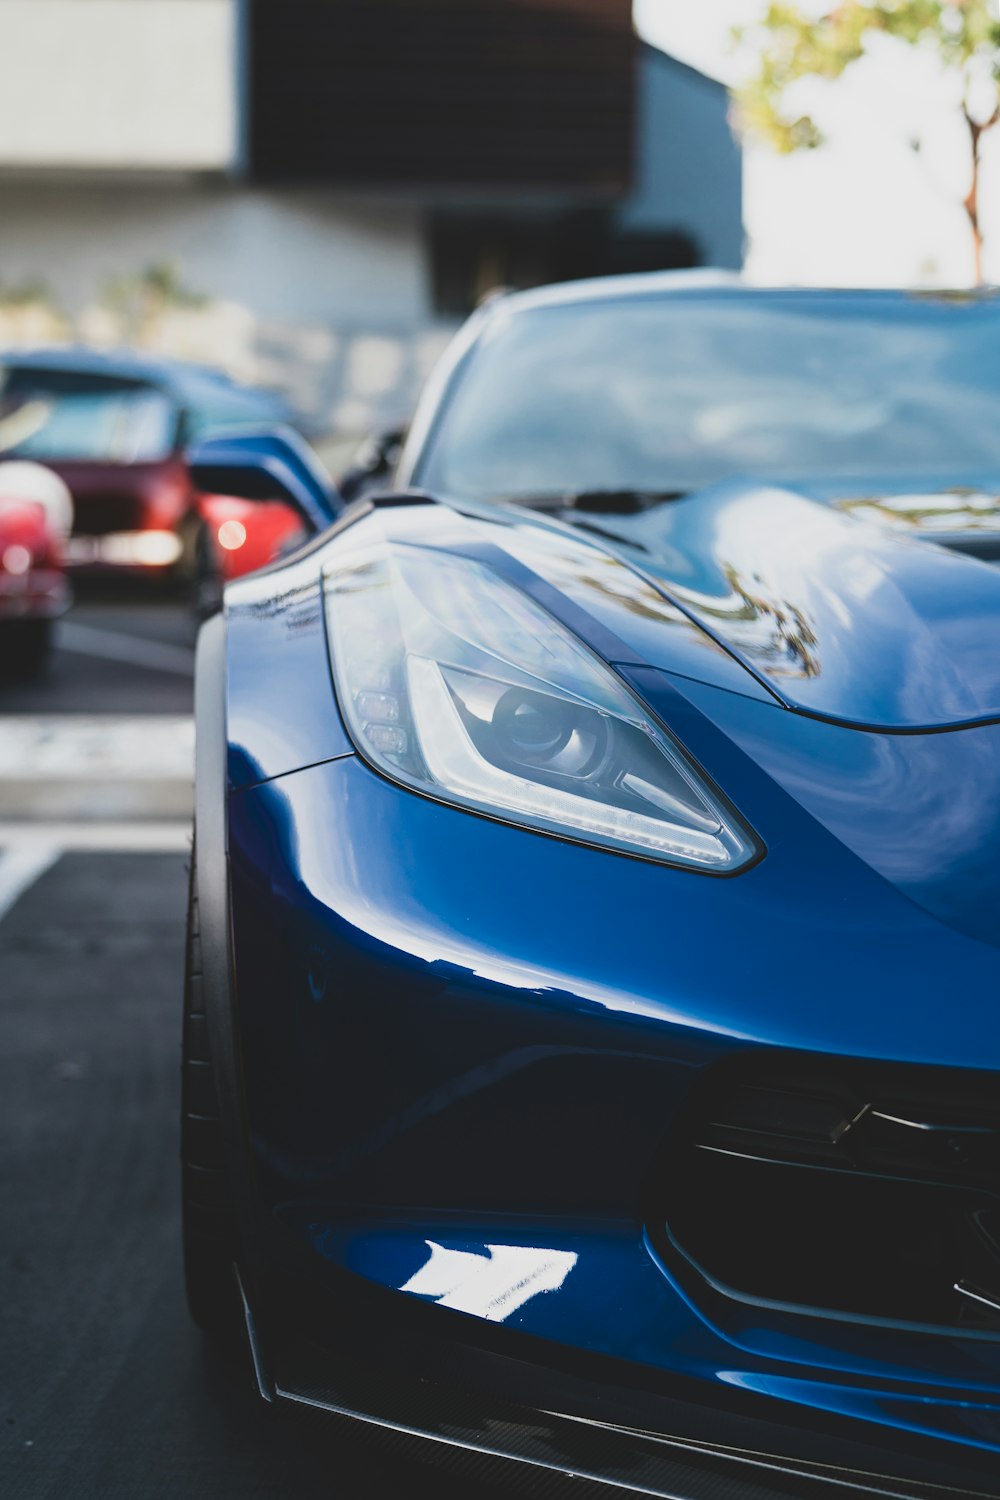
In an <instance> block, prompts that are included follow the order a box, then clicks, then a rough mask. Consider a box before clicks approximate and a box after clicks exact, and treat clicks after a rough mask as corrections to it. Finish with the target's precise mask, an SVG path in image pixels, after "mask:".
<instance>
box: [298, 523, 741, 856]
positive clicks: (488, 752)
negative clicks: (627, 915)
mask: <svg viewBox="0 0 1000 1500" xmlns="http://www.w3.org/2000/svg"><path fill="white" fill-rule="evenodd" d="M326 600H327V606H326V607H327V619H328V623H329V631H330V640H331V644H332V649H333V658H334V674H335V678H336V682H337V690H338V695H339V698H340V702H341V705H342V708H343V710H344V716H345V719H346V722H347V727H348V729H349V731H350V734H351V737H352V739H353V740H354V742H355V744H356V745H357V748H358V750H359V751H360V753H361V754H362V755H363V756H364V757H365V758H366V759H367V760H369V761H370V762H371V763H372V764H373V765H374V766H376V767H377V768H378V769H379V770H380V771H382V772H384V774H385V775H387V776H389V777H391V778H392V779H393V780H394V781H398V782H402V783H403V785H405V786H408V787H412V788H414V789H415V790H417V791H421V792H423V793H425V794H426V795H428V796H432V797H436V798H437V799H439V800H441V801H445V802H452V803H456V804H458V805H459V806H461V807H466V808H471V809H473V810H475V811H476V812H480V813H485V814H487V815H488V816H492V817H495V818H501V819H503V820H505V821H507V822H511V823H518V824H521V825H523V826H525V827H528V828H533V829H536V830H539V831H541V832H545V833H552V834H557V835H559V836H561V837H563V838H570V839H575V840H577V841H580V842H584V843H589V844H599V845H603V846H605V847H608V848H611V849H617V850H620V851H622V852H625V853H628V854H637V855H642V856H644V857H646V858H647V859H656V860H662V861H665V862H666V863H668V864H677V865H685V866H688V867H691V868H693V869H698V870H704V871H712V872H714V873H716V874H730V873H732V872H734V871H735V870H738V869H740V868H741V867H742V866H743V865H745V864H747V863H749V862H750V861H751V860H752V859H753V858H754V857H755V856H756V853H757V849H756V845H755V842H754V839H753V836H752V834H751V833H750V831H749V829H747V828H746V827H745V825H744V824H743V823H742V821H741V820H740V819H739V817H738V816H737V815H736V813H735V812H734V811H733V809H732V808H731V807H730V806H729V805H728V804H727V803H725V802H724V800H723V798H722V797H721V796H720V794H719V793H718V791H717V790H716V789H715V788H713V787H711V786H710V785H709V784H708V783H707V781H706V779H705V777H704V775H703V774H702V773H701V772H700V771H699V770H698V769H697V768H696V767H695V766H694V764H693V763H692V762H691V760H690V758H689V757H688V755H687V754H686V752H685V751H684V750H683V748H682V747H681V746H680V745H679V744H678V743H677V741H676V740H675V739H674V738H673V736H672V735H671V734H669V733H668V731H667V730H665V729H664V728H663V727H662V725H660V724H659V723H657V722H655V721H654V720H653V719H652V718H651V717H650V715H649V714H648V713H647V711H646V710H645V709H644V708H643V706H642V704H641V703H640V702H639V701H638V699H636V698H635V697H633V695H632V694H631V693H630V692H629V691H628V689H627V688H626V687H625V686H624V684H623V683H622V682H621V681H620V680H619V678H618V677H617V676H616V675H615V673H614V672H613V671H612V670H611V669H610V667H608V666H607V665H606V664H605V663H604V662H602V661H601V660H600V659H599V658H598V657H597V656H595V655H594V654H593V653H592V652H591V651H590V650H589V649H588V648H587V647H586V646H585V645H584V644H583V642H582V641H580V640H578V639H577V637H576V636H574V635H572V634H571V633H570V632H569V631H568V630H566V629H565V628H564V627H563V626H562V625H561V624H560V623H559V622H558V621H557V620H556V619H554V618H553V617H552V616H551V615H550V614H548V613H547V612H546V611H545V610H543V609H542V608H540V607H539V606H538V605H536V604H535V603H534V601H533V600H532V599H530V598H529V597H528V596H527V595H526V594H523V593H522V592H521V591H520V590H519V589H516V588H514V587H513V586H512V585H510V584H508V583H507V582H505V581H504V580H503V579H502V578H501V577H500V576H499V574H497V573H495V572H493V571H492V569H490V568H488V567H485V566H483V565H482V564H480V563H476V562H473V561H470V560H468V559H466V558H462V557H456V556H452V555H450V554H448V553H444V552H432V551H428V550H426V549H421V548H417V547H410V546H406V545H388V544H387V545H384V546H375V547H371V548H367V549H364V550H362V551H356V552H351V553H349V554H348V555H347V556H346V557H345V558H344V559H343V560H342V561H340V562H338V563H336V564H334V565H333V566H331V567H330V568H329V569H328V570H327V574H326Z"/></svg>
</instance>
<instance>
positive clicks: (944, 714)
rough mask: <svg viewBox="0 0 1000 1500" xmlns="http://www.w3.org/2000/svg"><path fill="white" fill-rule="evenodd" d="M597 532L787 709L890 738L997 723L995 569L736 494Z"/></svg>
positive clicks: (791, 497) (821, 506)
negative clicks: (886, 732)
mask: <svg viewBox="0 0 1000 1500" xmlns="http://www.w3.org/2000/svg"><path fill="white" fill-rule="evenodd" d="M579 520H580V521H582V522H583V523H584V524H585V525H588V526H593V524H594V523H595V522H596V520H597V518H596V517H594V516H593V515H588V516H586V517H580V518H579ZM604 522H606V523H607V526H606V527H605V525H604ZM601 530H602V532H605V531H613V532H614V534H615V540H614V541H612V540H611V539H610V538H609V539H608V541H607V545H608V546H609V548H611V549H613V550H616V551H617V553H618V555H619V556H620V557H621V558H622V559H623V560H627V561H628V562H629V563H631V565H632V566H633V567H636V568H638V569H639V570H640V571H641V572H643V573H645V574H646V575H647V576H648V577H649V578H651V579H652V580H653V581H655V583H656V585H657V587H658V588H660V589H662V590H663V592H664V593H665V594H666V595H667V596H668V598H669V599H670V600H672V601H673V602H674V603H675V604H676V605H677V606H678V607H679V608H680V609H681V610H682V611H683V612H684V613H685V614H686V615H687V616H688V618H689V619H690V620H692V621H693V622H694V623H695V624H696V625H697V626H698V627H699V628H700V629H701V630H702V631H703V632H705V634H706V635H707V636H708V637H710V638H711V640H713V641H714V642H715V643H716V644H717V645H718V646H719V647H721V648H722V649H723V650H724V651H726V652H727V653H728V654H729V655H730V656H731V657H732V658H733V659H734V660H735V661H737V662H739V663H740V664H741V665H742V667H743V668H744V669H745V671H746V673H748V674H750V677H751V678H752V679H754V680H755V681H756V682H757V683H759V684H761V685H763V686H764V687H766V688H767V689H768V691H769V692H770V693H772V694H773V695H774V697H776V698H777V699H778V700H779V701H780V702H781V703H782V704H784V705H785V707H787V708H789V709H792V710H794V711H797V712H799V713H804V714H810V715H813V716H815V717H819V718H824V719H828V720H832V721H833V722H836V723H841V724H847V725H853V726H857V727H862V728H873V729H889V730H917V729H940V728H948V727H953V726H959V725H971V724H976V723H983V722H988V721H990V720H992V719H997V718H1000V651H998V650H997V631H998V626H1000V569H997V568H996V567H993V566H991V565H990V564H989V563H987V562H985V561H982V560H980V559H978V558H976V557H971V556H968V555H965V554H964V553H962V552H956V551H953V550H947V549H945V548H944V547H939V546H933V545H928V544H927V543H926V542H925V541H923V540H918V539H913V538H909V537H906V536H901V535H897V534H896V533H895V532H894V531H892V530H889V529H886V528H884V527H880V526H873V525H871V524H870V523H869V522H868V521H866V520H865V519H862V518H859V517H858V516H857V515H855V514H851V513H845V512H844V511H842V510H838V509H837V508H835V507H832V506H831V505H830V504H829V503H828V502H823V501H820V500H818V499H814V498H811V497H809V496H807V495H805V494H802V493H799V492H796V491H793V490H788V489H779V488H776V487H773V486H766V485H757V484H752V483H744V482H742V481H730V482H727V483H725V484H720V485H717V486H714V487H712V488H711V489H708V490H703V491H700V492H698V493H697V494H695V495H692V496H690V497H688V498H686V499H684V500H680V501H676V502H672V503H669V504H662V505H659V506H657V507H655V508H654V509H652V510H648V511H646V512H644V513H643V514H641V515H637V516H614V517H611V516H608V517H602V518H601ZM706 680H708V679H707V678H706Z"/></svg>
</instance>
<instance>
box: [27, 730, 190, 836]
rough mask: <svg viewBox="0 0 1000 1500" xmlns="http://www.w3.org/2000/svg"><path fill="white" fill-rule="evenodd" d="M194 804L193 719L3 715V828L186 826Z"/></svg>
mask: <svg viewBox="0 0 1000 1500" xmlns="http://www.w3.org/2000/svg"><path fill="white" fill-rule="evenodd" d="M193 803H194V720H193V719H192V718H191V717H190V715H174V714H169V715H168V714H138V715H135V714H133V715H132V716H128V715H123V714H100V715H98V714H93V715H91V714H43V715H39V716H31V715H27V714H23V715H21V714H10V715H6V716H0V821H6V822H11V823H14V822H20V823H29V822H33V823H39V824H42V825H44V824H46V823H56V822H58V823H76V822H80V821H83V820H84V819H85V820H86V821H88V822H91V821H92V822H95V823H106V822H109V821H111V820H112V819H119V818H121V819H127V820H132V819H135V820H136V821H137V822H143V823H154V822H167V821H175V820H176V821H177V822H178V823H181V824H183V823H185V822H186V821H187V820H188V819H189V817H190V815H191V808H192V806H193Z"/></svg>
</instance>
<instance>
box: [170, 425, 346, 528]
mask: <svg viewBox="0 0 1000 1500" xmlns="http://www.w3.org/2000/svg"><path fill="white" fill-rule="evenodd" d="M185 457H186V461H187V466H188V471H189V472H190V475H191V482H192V484H193V485H194V487H195V489H197V490H200V491H201V492H202V493H203V494H208V495H234V496H236V497H237V498H238V499H240V500H281V501H283V502H284V503H285V504H287V505H290V506H292V508H293V509H294V510H295V511H296V513H297V514H298V515H299V516H300V517H301V519H302V522H303V524H304V525H305V527H306V529H307V530H308V531H309V532H310V533H315V532H319V531H325V530H326V528H327V527H328V526H329V525H331V524H332V522H334V521H335V520H336V519H337V517H338V516H339V515H340V514H341V513H342V511H343V509H344V501H343V499H342V497H341V496H340V494H339V493H338V491H337V490H336V489H335V488H334V486H333V484H331V482H330V480H329V478H328V477H327V475H326V472H325V471H324V469H323V468H322V466H321V464H320V462H319V459H318V458H317V457H316V455H315V454H314V453H313V451H312V449H311V448H310V447H309V445H308V444H307V443H306V442H305V441H304V440H303V439H302V438H301V437H299V435H298V433H297V432H294V431H293V430H292V428H290V427H268V428H256V429H252V430H251V429H243V428H239V429H234V430H233V431H232V432H229V433H226V432H220V433H215V434H213V435H212V436H211V437H207V438H202V439H201V441H200V442H197V443H195V444H193V445H192V447H191V448H189V449H188V451H187V454H186V455H185Z"/></svg>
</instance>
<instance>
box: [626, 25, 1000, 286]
mask: <svg viewBox="0 0 1000 1500" xmlns="http://www.w3.org/2000/svg"><path fill="white" fill-rule="evenodd" d="M764 8H765V5H764V0H635V19H636V25H637V27H638V29H639V31H640V33H641V34H642V35H644V36H645V37H646V38H647V39H648V40H649V41H652V42H655V43H656V44H657V45H658V46H661V47H663V48H664V49H665V50H666V51H667V52H670V53H672V54H673V55H674V56H676V57H679V58H681V59H682V60H683V61H684V62H687V63H690V64H692V65H693V66H694V67H696V68H700V69H701V70H702V71H703V72H706V73H708V74H710V75H711V76H712V77H715V78H720V79H722V80H723V81H724V82H726V83H730V84H732V83H735V82H738V81H739V78H740V76H741V70H742V69H743V68H745V67H746V63H745V62H743V61H741V60H740V58H739V57H738V56H737V55H735V54H734V50H733V47H732V43H731V40H730V35H731V30H732V27H733V26H734V25H737V24H745V23H747V22H752V21H753V20H754V19H756V18H757V17H758V16H759V15H760V14H761V12H762V10H763V9H764ZM824 8H825V7H824ZM797 90H798V92H797V94H796V99H795V103H796V107H797V109H800V110H801V111H802V112H805V113H809V114H811V115H812V116H813V118H814V119H815V120H816V121H817V123H818V124H819V126H820V128H821V130H822V131H823V133H824V135H825V136H826V143H825V144H824V145H823V146H822V147H820V148H819V149H818V150H816V151H803V152H799V153H797V154H795V155H793V156H779V155H778V154H777V153H775V152H774V151H772V150H770V149H769V148H768V147H766V146H762V145H755V144H752V143H749V142H748V143H746V146H745V154H744V220H745V223H746V228H747V234H748V254H747V266H746V269H747V275H748V276H749V277H750V278H751V279H753V280H755V281H761V282H766V283H785V282H790V283H795V282H798V283H804V284H812V285H818V284H822V285H851V286H864V285H871V286H884V285H890V286H891V285H936V286H941V285H949V286H965V285H968V283H969V282H970V281H971V280H972V276H973V262H972V251H971V245H970V237H969V230H968V226H967V220H966V217H965V213H964V210H963V209H962V206H961V199H962V197H963V196H964V194H965V192H966V190H967V187H968V145H967V136H966V132H965V126H964V123H963V122H962V120H961V117H960V115H959V114H958V113H957V111H956V109H955V92H954V83H953V80H950V79H949V78H947V77H946V76H945V75H944V74H943V72H942V70H941V69H940V67H939V65H938V64H937V62H936V60H934V59H933V58H931V57H929V56H925V55H923V54H921V53H920V52H918V51H917V50H916V49H914V48H912V47H906V46H905V45H903V44H901V43H897V42H893V41H892V40H890V39H887V38H882V37H878V38H875V39H874V44H873V45H872V47H871V49H870V54H869V55H867V56H866V57H864V58H863V59H861V60H860V61H859V62H857V63H855V64H852V66H851V68H850V69H848V71H847V72H846V73H845V74H844V75H843V76H842V78H841V79H840V80H839V81H838V82H837V83H834V84H830V83H824V82H822V81H820V80H806V81H803V82H802V83H800V84H799V85H797ZM915 140H918V141H919V142H920V149H919V151H915V150H914V149H913V147H912V144H911V142H913V141H915ZM980 193H981V200H982V218H983V224H984V230H985V233H986V255H985V271H986V276H987V278H988V279H993V280H1000V126H998V127H997V129H996V130H995V132H993V133H992V135H987V136H986V137H985V140H984V149H983V172H982V186H981V189H980Z"/></svg>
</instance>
